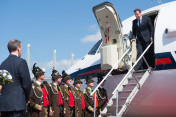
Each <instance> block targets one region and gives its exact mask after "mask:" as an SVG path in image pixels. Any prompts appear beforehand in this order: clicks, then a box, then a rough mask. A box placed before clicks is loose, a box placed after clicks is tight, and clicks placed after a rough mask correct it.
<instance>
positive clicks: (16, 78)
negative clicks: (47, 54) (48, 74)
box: [0, 40, 32, 117]
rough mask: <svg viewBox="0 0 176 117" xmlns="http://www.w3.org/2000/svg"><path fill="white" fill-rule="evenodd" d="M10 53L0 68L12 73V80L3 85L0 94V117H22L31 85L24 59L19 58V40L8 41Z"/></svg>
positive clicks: (20, 49) (20, 47) (20, 46)
mask: <svg viewBox="0 0 176 117" xmlns="http://www.w3.org/2000/svg"><path fill="white" fill-rule="evenodd" d="M8 50H9V52H10V55H9V56H8V58H7V59H6V60H4V61H3V62H2V64H1V66H0V69H4V70H7V71H8V72H10V74H11V75H12V79H13V82H12V83H11V84H8V85H4V86H3V89H2V92H1V95H0V112H1V114H2V115H1V116H2V117H23V116H24V112H25V109H26V103H27V101H28V100H29V93H30V89H31V86H32V83H31V79H30V74H29V69H28V66H27V63H26V61H25V60H24V59H22V58H20V57H21V53H22V45H21V42H20V41H19V40H11V41H9V43H8Z"/></svg>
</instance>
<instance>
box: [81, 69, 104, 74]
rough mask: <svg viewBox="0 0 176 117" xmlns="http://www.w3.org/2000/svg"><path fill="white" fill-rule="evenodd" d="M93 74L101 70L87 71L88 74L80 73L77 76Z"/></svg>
mask: <svg viewBox="0 0 176 117" xmlns="http://www.w3.org/2000/svg"><path fill="white" fill-rule="evenodd" d="M95 72H101V69H96V70H92V71H88V72H85V73H81V74H79V75H85V74H91V73H95Z"/></svg>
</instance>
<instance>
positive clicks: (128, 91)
mask: <svg viewBox="0 0 176 117" xmlns="http://www.w3.org/2000/svg"><path fill="white" fill-rule="evenodd" d="M131 92H132V90H122V91H119V93H131Z"/></svg>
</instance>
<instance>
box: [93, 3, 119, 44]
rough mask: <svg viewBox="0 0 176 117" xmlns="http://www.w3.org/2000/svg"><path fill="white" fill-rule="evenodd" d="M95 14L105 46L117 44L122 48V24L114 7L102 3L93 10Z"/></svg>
mask: <svg viewBox="0 0 176 117" xmlns="http://www.w3.org/2000/svg"><path fill="white" fill-rule="evenodd" d="M93 12H94V14H95V17H96V19H97V22H98V24H99V27H100V32H101V36H102V38H103V45H111V44H115V43H117V44H118V45H119V46H118V47H120V46H121V45H120V44H121V43H120V42H121V39H122V23H121V20H120V18H119V15H118V14H117V12H116V10H115V8H114V7H113V5H112V4H111V3H109V2H105V3H102V4H100V5H97V6H95V7H94V8H93Z"/></svg>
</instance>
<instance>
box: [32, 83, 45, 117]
mask: <svg viewBox="0 0 176 117" xmlns="http://www.w3.org/2000/svg"><path fill="white" fill-rule="evenodd" d="M44 87H45V89H46V92H47V94H48V90H47V88H46V86H44ZM29 98H30V107H31V110H32V113H29V116H31V117H39V114H40V113H41V117H46V116H47V113H46V111H45V110H44V98H43V91H42V89H41V87H40V85H38V84H37V83H36V82H35V83H33V84H32V89H31V92H30V96H29ZM39 105H42V110H41V112H40V111H39V110H38V106H39Z"/></svg>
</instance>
